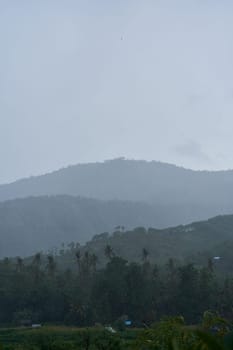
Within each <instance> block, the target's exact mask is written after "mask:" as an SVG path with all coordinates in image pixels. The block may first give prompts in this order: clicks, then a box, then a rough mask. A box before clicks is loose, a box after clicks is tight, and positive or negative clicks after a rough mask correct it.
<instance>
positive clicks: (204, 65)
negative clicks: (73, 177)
mask: <svg viewBox="0 0 233 350" xmlns="http://www.w3.org/2000/svg"><path fill="white" fill-rule="evenodd" d="M232 38H233V3H232V1H230V0H228V1H227V0H221V1H219V0H195V1H194V0H183V1H181V0H170V1H168V0H160V1H156V0H151V1H150V0H117V1H109V0H92V1H91V0H89V1H88V0H83V1H79V0H60V1H59V0H40V1H31V0H27V1H26V0H21V1H18V0H0V43H1V45H0V162H1V171H0V183H3V182H8V181H12V180H14V179H16V178H20V177H24V176H29V175H32V174H40V173H45V172H47V171H51V170H54V169H57V168H60V167H62V166H66V165H69V164H74V163H79V162H87V161H99V160H104V159H110V158H113V157H118V156H125V157H128V158H136V159H138V158H140V159H148V160H150V159H155V160H161V161H166V162H171V163H176V164H179V165H183V166H185V167H191V168H195V169H221V168H233V152H232V149H233V137H232V135H233V39H232Z"/></svg>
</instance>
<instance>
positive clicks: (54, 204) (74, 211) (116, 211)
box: [0, 196, 159, 257]
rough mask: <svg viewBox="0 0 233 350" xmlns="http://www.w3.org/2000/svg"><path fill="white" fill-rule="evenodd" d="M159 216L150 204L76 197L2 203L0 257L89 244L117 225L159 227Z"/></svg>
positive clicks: (42, 198)
mask: <svg viewBox="0 0 233 350" xmlns="http://www.w3.org/2000/svg"><path fill="white" fill-rule="evenodd" d="M157 223H159V215H158V214H157V213H156V212H155V211H154V209H153V208H151V207H150V206H149V205H147V204H143V203H136V202H135V203H132V202H128V201H116V200H115V201H101V200H94V199H84V198H79V197H72V196H53V197H31V198H26V199H16V200H12V201H6V202H2V203H0V257H3V256H16V255H23V256H24V255H30V254H32V253H33V252H36V251H40V250H47V249H51V248H53V247H55V246H56V247H57V246H60V245H61V244H62V242H65V243H68V242H71V241H75V242H80V243H85V242H86V241H88V240H89V239H91V238H92V236H93V235H95V234H97V233H101V232H104V231H109V232H113V231H114V228H115V227H116V226H119V225H121V226H124V227H125V229H130V228H133V227H135V226H141V225H143V226H147V227H149V226H157Z"/></svg>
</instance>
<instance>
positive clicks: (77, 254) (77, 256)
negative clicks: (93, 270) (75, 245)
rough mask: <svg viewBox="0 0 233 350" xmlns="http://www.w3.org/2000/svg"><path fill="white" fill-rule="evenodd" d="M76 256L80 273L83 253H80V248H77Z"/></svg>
mask: <svg viewBox="0 0 233 350" xmlns="http://www.w3.org/2000/svg"><path fill="white" fill-rule="evenodd" d="M75 256H76V261H77V264H78V271H79V273H80V271H81V253H80V250H77V252H76V253H75Z"/></svg>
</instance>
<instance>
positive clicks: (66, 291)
mask: <svg viewBox="0 0 233 350" xmlns="http://www.w3.org/2000/svg"><path fill="white" fill-rule="evenodd" d="M105 254H106V259H107V260H108V262H107V265H106V266H105V267H102V268H97V267H98V258H97V256H96V255H95V254H94V253H93V252H91V251H90V252H88V251H85V252H80V251H79V250H77V248H75V247H74V248H73V259H74V260H73V266H72V269H71V268H70V269H65V268H64V266H63V267H62V268H61V267H60V265H58V264H57V262H56V260H55V258H54V257H53V256H52V255H49V256H42V255H41V254H39V253H38V254H36V255H35V256H34V257H33V258H32V259H30V260H24V259H22V258H17V259H15V260H10V259H4V260H2V261H1V262H0V286H1V288H0V310H1V312H0V324H1V325H2V326H4V325H8V326H10V325H12V326H13V325H15V326H17V325H22V324H24V322H26V321H27V322H29V323H30V322H31V323H42V324H45V323H49V324H66V325H72V326H78V327H87V326H93V325H95V324H102V325H108V324H111V325H112V326H116V327H117V328H118V329H121V327H123V326H124V320H125V319H127V318H129V319H130V320H131V321H132V324H133V326H134V327H141V326H142V325H144V324H146V325H150V324H152V323H154V322H156V321H158V320H159V319H160V318H161V317H163V316H175V315H177V314H182V315H183V316H184V317H185V319H186V321H187V322H188V323H198V322H199V321H200V318H201V315H202V314H203V312H204V311H205V310H217V311H218V312H220V313H221V315H223V316H224V317H226V318H227V319H230V318H231V317H233V279H231V278H228V277H226V278H225V279H223V278H222V277H221V278H218V277H217V276H216V275H215V264H214V262H213V261H212V260H209V261H207V262H206V265H205V266H203V267H197V266H194V265H193V264H190V263H187V264H181V265H179V264H177V263H176V262H175V261H174V260H172V259H170V260H168V262H167V263H166V264H165V265H161V266H159V265H156V264H154V263H152V262H150V257H149V255H148V252H147V251H146V249H143V250H142V252H141V263H135V262H131V263H130V262H128V261H127V260H126V259H123V258H121V257H119V256H117V255H116V252H115V251H114V249H112V247H111V246H106V247H105ZM61 261H62V260H61ZM61 261H60V264H61ZM25 320H26V321H25ZM123 328H124V327H123Z"/></svg>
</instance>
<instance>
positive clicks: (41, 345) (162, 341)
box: [0, 311, 233, 350]
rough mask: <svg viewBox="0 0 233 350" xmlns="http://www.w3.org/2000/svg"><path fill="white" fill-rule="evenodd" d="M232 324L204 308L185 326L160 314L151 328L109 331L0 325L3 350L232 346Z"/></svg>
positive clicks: (217, 349) (216, 349)
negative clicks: (194, 321) (199, 317)
mask: <svg viewBox="0 0 233 350" xmlns="http://www.w3.org/2000/svg"><path fill="white" fill-rule="evenodd" d="M231 328H232V327H231V324H230V323H229V322H227V321H226V320H224V319H223V318H221V317H219V316H218V315H217V314H216V313H211V312H209V311H206V312H205V313H204V315H203V318H202V320H201V322H200V323H199V324H197V325H195V326H187V325H186V324H185V322H184V318H183V317H182V316H179V317H177V316H176V317H170V318H163V319H162V320H161V321H160V322H157V323H155V324H154V325H152V327H151V328H147V329H146V330H143V329H133V328H131V329H127V330H124V331H117V332H116V333H111V332H109V331H108V330H107V329H104V328H103V327H101V326H98V327H92V328H74V327H72V328H71V327H64V326H44V327H43V328H41V329H36V330H33V329H30V328H28V329H26V328H11V329H10V328H8V329H0V344H1V349H4V350H16V349H18V350H29V349H30V350H33V349H34V350H68V349H69V350H70V349H73V350H127V349H128V350H231V349H232V348H233V333H232V331H231Z"/></svg>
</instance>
